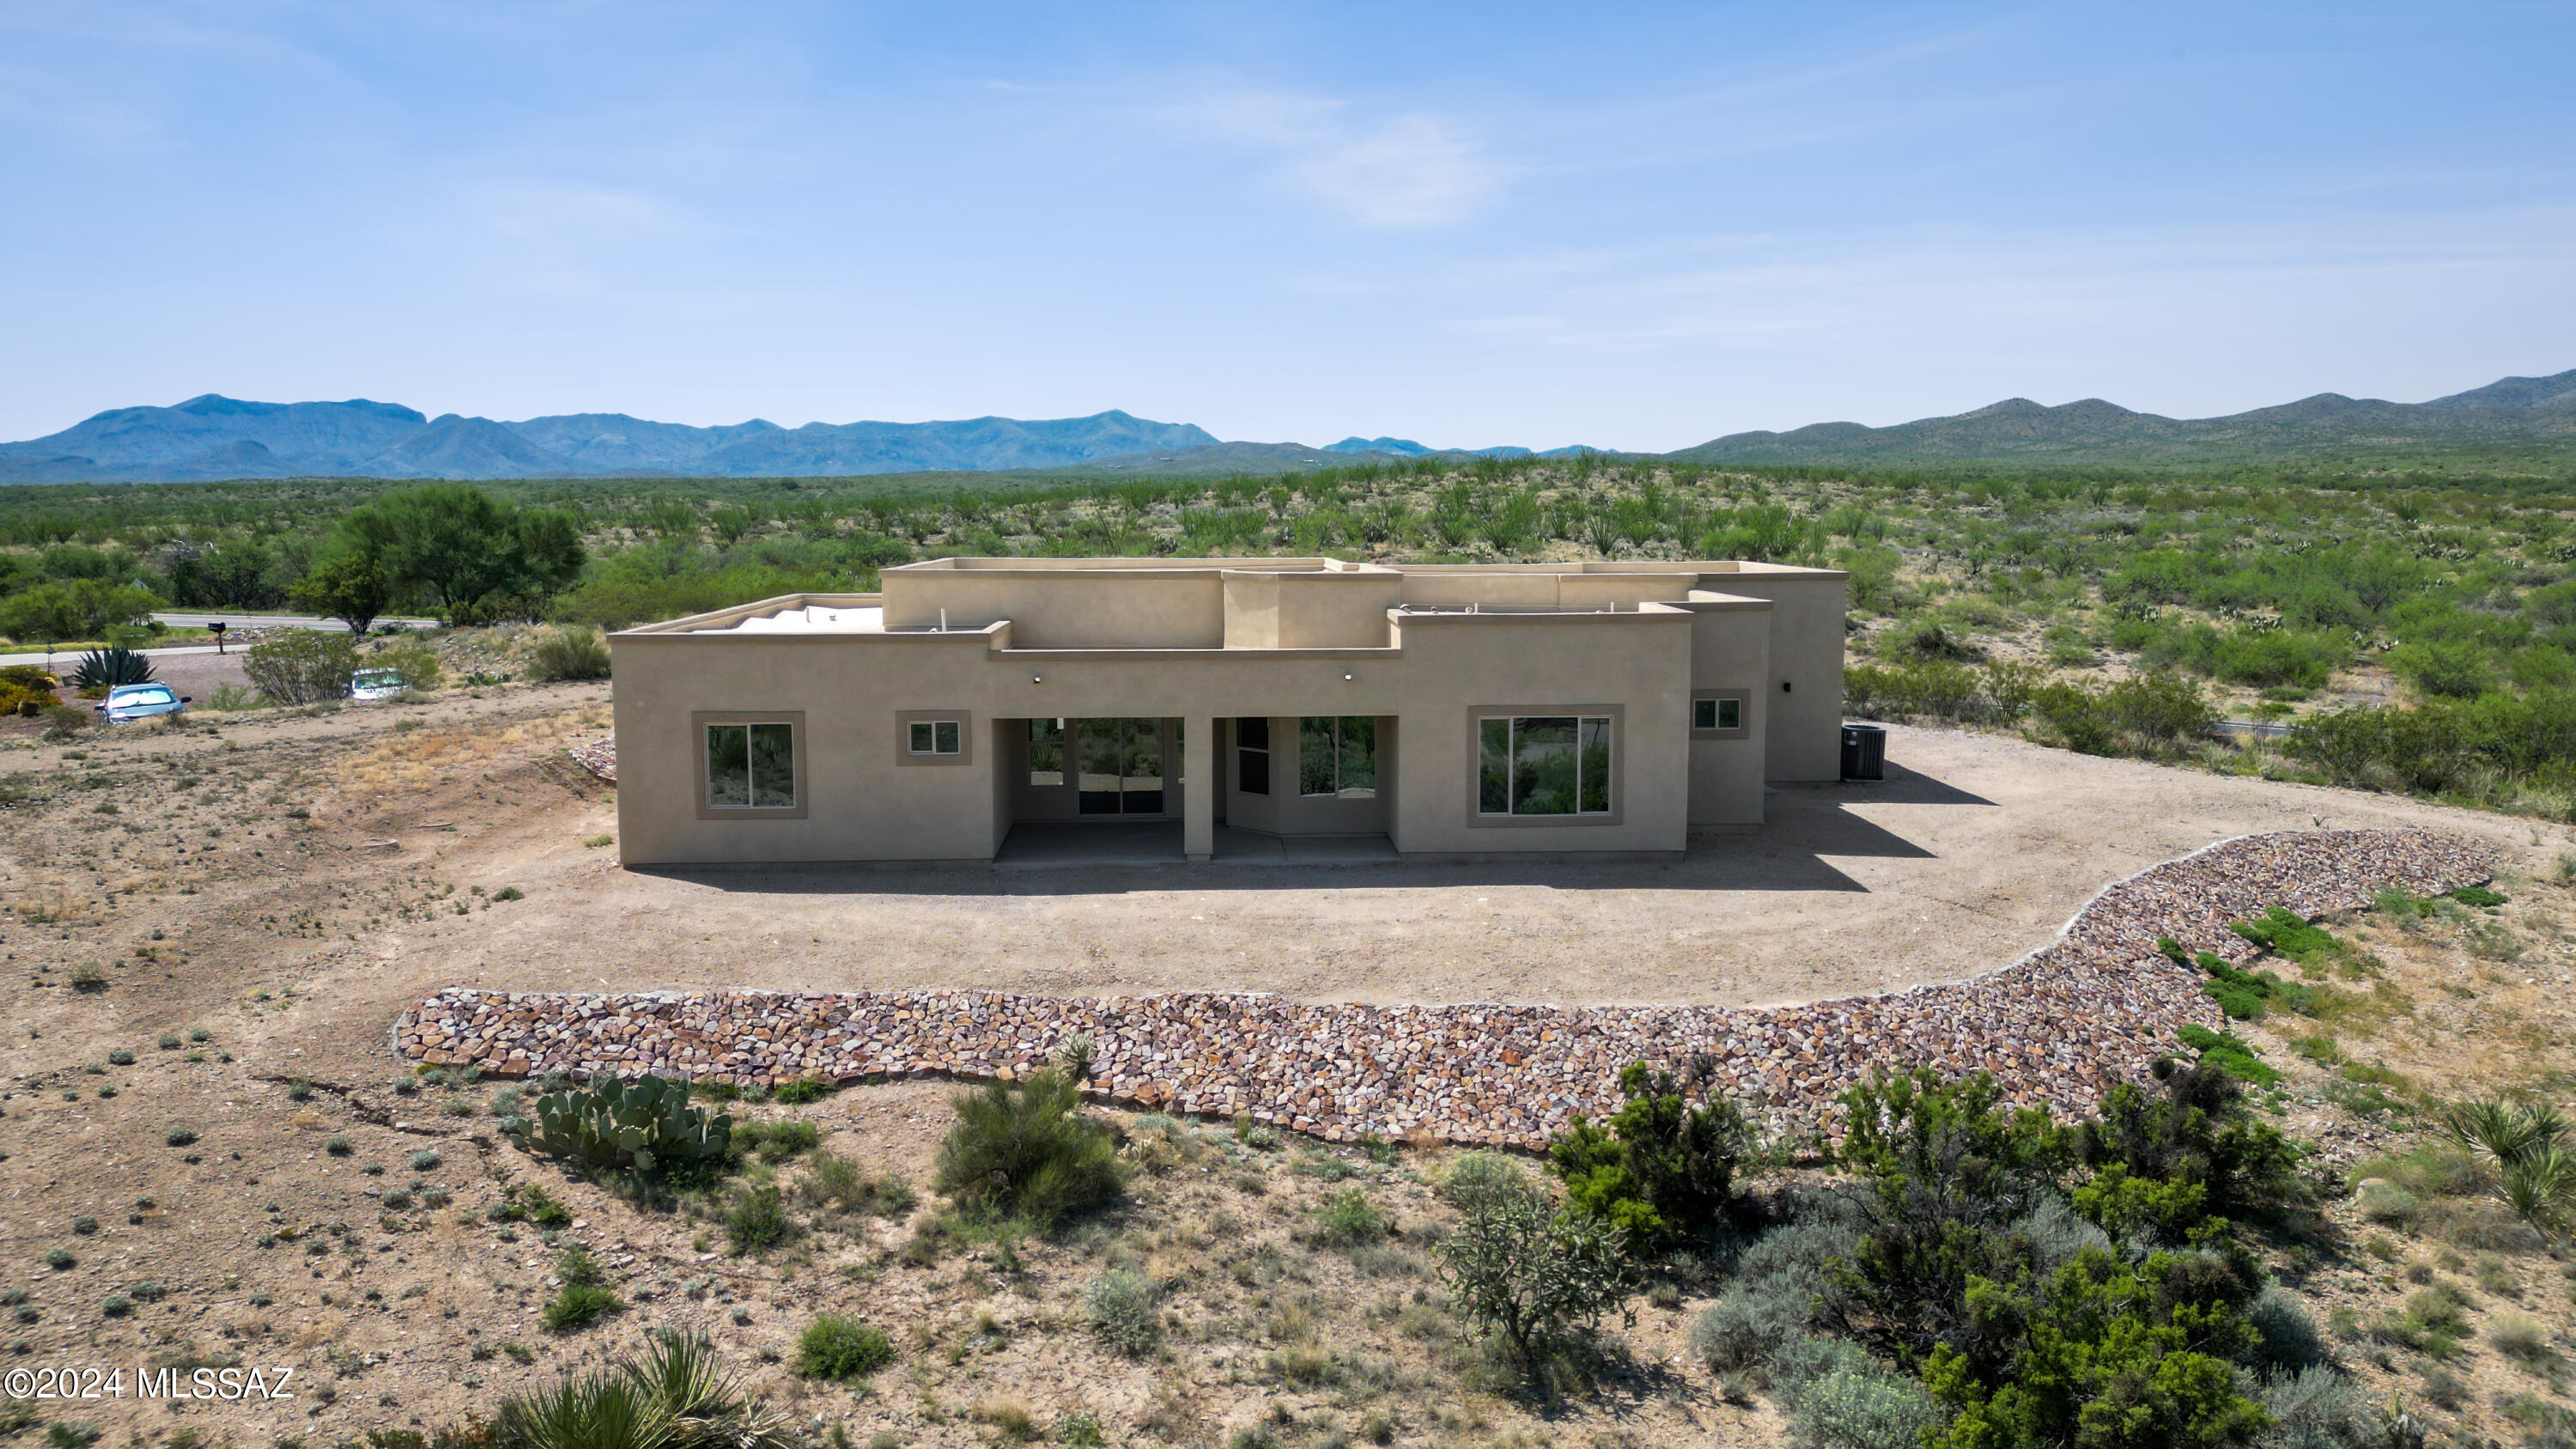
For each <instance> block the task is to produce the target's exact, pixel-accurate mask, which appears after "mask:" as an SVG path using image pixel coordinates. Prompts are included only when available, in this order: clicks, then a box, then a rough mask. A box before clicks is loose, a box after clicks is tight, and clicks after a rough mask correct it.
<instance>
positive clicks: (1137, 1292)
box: [1082, 1268, 1163, 1358]
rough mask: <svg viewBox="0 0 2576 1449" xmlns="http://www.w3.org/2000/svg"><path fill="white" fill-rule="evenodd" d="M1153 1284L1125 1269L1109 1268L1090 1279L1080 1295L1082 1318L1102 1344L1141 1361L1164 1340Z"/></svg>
mask: <svg viewBox="0 0 2576 1449" xmlns="http://www.w3.org/2000/svg"><path fill="white" fill-rule="evenodd" d="M1156 1297H1157V1295H1156V1294H1155V1292H1154V1285H1153V1284H1152V1283H1150V1282H1148V1281H1146V1279H1145V1276H1144V1275H1143V1274H1141V1273H1138V1272H1135V1271H1134V1270H1132V1269H1127V1268H1112V1269H1110V1270H1109V1271H1108V1272H1106V1273H1103V1274H1101V1275H1100V1276H1099V1277H1097V1278H1094V1279H1092V1280H1091V1287H1090V1288H1089V1289H1087V1290H1085V1292H1084V1293H1083V1296H1082V1305H1083V1315H1084V1317H1086V1318H1087V1319H1089V1320H1090V1323H1091V1331H1092V1333H1093V1334H1094V1335H1096V1336H1097V1337H1098V1338H1099V1339H1100V1341H1101V1342H1102V1343H1105V1344H1107V1345H1108V1346H1109V1347H1111V1348H1113V1349H1116V1350H1117V1351H1118V1352H1120V1353H1123V1354H1126V1355H1127V1356H1129V1357H1130V1358H1140V1357H1142V1356H1144V1355H1146V1354H1149V1353H1152V1352H1153V1351H1154V1349H1155V1347H1156V1346H1157V1345H1159V1344H1160V1343H1161V1342H1162V1341H1163V1322H1162V1315H1161V1313H1160V1311H1159V1310H1158V1309H1157V1308H1156V1307H1155V1300H1156Z"/></svg>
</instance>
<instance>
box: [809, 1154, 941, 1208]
mask: <svg viewBox="0 0 2576 1449" xmlns="http://www.w3.org/2000/svg"><path fill="white" fill-rule="evenodd" d="M796 1196H797V1198H798V1200H799V1201H802V1202H808V1203H817V1204H824V1205H828V1206H830V1207H833V1208H837V1209H839V1210H840V1211H842V1212H845V1213H859V1214H873V1215H875V1216H879V1217H889V1218H900V1217H902V1216H903V1215H904V1214H906V1213H908V1212H910V1211H912V1201H913V1196H912V1186H911V1184H909V1183H907V1182H905V1181H904V1180H903V1178H902V1176H901V1175H899V1174H897V1173H891V1172H889V1173H885V1174H883V1175H881V1176H877V1177H870V1176H869V1175H868V1174H867V1173H866V1172H865V1171H864V1170H862V1169H861V1168H860V1166H859V1163H858V1161H857V1159H855V1158H849V1157H841V1156H838V1155H836V1154H834V1153H830V1152H816V1153H814V1154H813V1155H812V1156H810V1157H807V1158H806V1159H805V1176H804V1177H802V1178H801V1179H799V1180H798V1181H797V1184H796Z"/></svg>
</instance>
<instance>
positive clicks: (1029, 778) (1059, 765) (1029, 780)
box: [1021, 715, 1073, 790]
mask: <svg viewBox="0 0 2576 1449" xmlns="http://www.w3.org/2000/svg"><path fill="white" fill-rule="evenodd" d="M1042 724H1053V725H1054V726H1055V738H1054V739H1052V740H1042V739H1040V738H1038V726H1039V725H1042ZM1072 727H1073V721H1071V720H1069V719H1066V718H1064V717H1062V716H1060V715H1035V716H1032V717H1030V719H1029V720H1028V728H1027V730H1026V731H1025V734H1026V736H1027V738H1026V741H1025V744H1026V750H1025V752H1024V753H1023V754H1022V756H1021V760H1022V762H1023V764H1024V766H1025V769H1024V771H1023V774H1024V776H1025V782H1026V784H1027V786H1028V788H1029V789H1032V790H1061V789H1064V788H1066V787H1068V786H1070V785H1071V784H1072V783H1073V772H1072V771H1071V769H1069V768H1068V767H1067V764H1066V762H1067V761H1068V760H1070V759H1071V758H1072V750H1073V744H1072V736H1073V728H1072ZM1041 745H1051V746H1053V747H1054V749H1055V752H1056V754H1055V771H1054V774H1055V778H1054V779H1053V780H1041V779H1039V778H1038V773H1039V772H1038V761H1037V750H1038V747H1039V746H1041Z"/></svg>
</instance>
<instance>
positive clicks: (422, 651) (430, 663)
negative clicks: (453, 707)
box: [363, 638, 447, 690]
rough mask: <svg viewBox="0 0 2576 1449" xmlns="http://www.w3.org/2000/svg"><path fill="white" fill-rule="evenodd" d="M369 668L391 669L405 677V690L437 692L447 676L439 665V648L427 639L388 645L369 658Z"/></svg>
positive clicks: (367, 659)
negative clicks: (434, 690) (431, 690)
mask: <svg viewBox="0 0 2576 1449" xmlns="http://www.w3.org/2000/svg"><path fill="white" fill-rule="evenodd" d="M363 662H364V663H365V665H366V667H367V668H369V669H390V670H392V671H394V672H395V673H396V674H399V675H401V676H402V682H403V688H405V689H420V690H430V689H436V688H438V686H439V683H440V682H441V681H442V680H444V679H445V678H446V676H447V671H446V669H445V667H444V666H443V665H441V664H440V662H439V658H438V649H437V646H435V645H433V644H431V643H430V642H429V641H428V640H426V639H418V638H409V639H405V640H403V641H402V642H401V643H399V644H389V645H386V646H385V647H384V648H381V649H378V650H376V651H375V652H374V653H371V654H369V655H367V656H366V658H365V660H364V661H363Z"/></svg>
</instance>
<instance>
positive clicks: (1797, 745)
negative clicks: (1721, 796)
mask: <svg viewBox="0 0 2576 1449" xmlns="http://www.w3.org/2000/svg"><path fill="white" fill-rule="evenodd" d="M1848 581H1849V576H1848V575H1845V574H1842V573H1840V572H1836V571H1832V570H1805V569H1801V570H1789V569H1781V570H1776V571H1774V570H1766V569H1764V568H1763V567H1762V566H1760V565H1755V564H1748V565H1745V566H1744V567H1743V569H1742V570H1741V571H1738V572H1727V573H1712V574H1709V575H1707V576H1706V578H1705V580H1704V583H1703V587H1706V588H1709V589H1715V590H1722V591H1724V592H1726V593H1729V594H1739V595H1743V596H1746V597H1749V598H1757V599H1769V600H1771V602H1772V610H1771V661H1770V668H1771V676H1770V680H1769V682H1768V683H1767V684H1766V685H1765V686H1764V689H1763V699H1764V710H1763V713H1764V715H1765V717H1766V719H1767V721H1768V727H1767V729H1766V731H1765V735H1766V738H1765V741H1764V757H1765V765H1764V771H1763V772H1764V774H1765V776H1766V777H1767V778H1769V779H1773V780H1779V781H1784V782H1803V781H1816V780H1839V779H1841V778H1842V726H1843V613H1844V603H1843V595H1844V586H1845V585H1846V584H1847V583H1848ZM1783 684H1787V685H1788V686H1789V688H1788V689H1786V690H1783V689H1782V688H1781V686H1782V685H1783Z"/></svg>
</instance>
